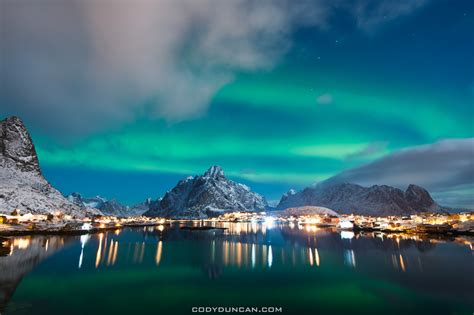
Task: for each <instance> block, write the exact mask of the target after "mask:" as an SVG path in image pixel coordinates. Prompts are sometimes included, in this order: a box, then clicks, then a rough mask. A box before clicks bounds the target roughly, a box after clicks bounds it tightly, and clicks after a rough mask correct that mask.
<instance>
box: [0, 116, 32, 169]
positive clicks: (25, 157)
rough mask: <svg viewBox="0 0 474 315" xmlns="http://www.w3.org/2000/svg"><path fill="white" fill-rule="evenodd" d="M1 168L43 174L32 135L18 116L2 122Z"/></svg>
mask: <svg viewBox="0 0 474 315" xmlns="http://www.w3.org/2000/svg"><path fill="white" fill-rule="evenodd" d="M0 167H5V168H15V169H17V170H19V171H22V172H33V173H36V174H41V170H40V166H39V162H38V156H37V154H36V150H35V146H34V144H33V141H32V140H31V137H30V134H29V133H28V130H27V129H26V127H25V125H24V124H23V121H22V120H21V119H20V118H18V117H16V116H12V117H8V118H6V119H4V120H2V121H0Z"/></svg>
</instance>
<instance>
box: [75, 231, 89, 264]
mask: <svg viewBox="0 0 474 315" xmlns="http://www.w3.org/2000/svg"><path fill="white" fill-rule="evenodd" d="M89 238H90V235H88V234H86V235H81V254H80V255H79V263H78V266H77V267H78V268H79V269H81V267H82V259H83V257H84V245H86V243H87V241H88V240H89Z"/></svg>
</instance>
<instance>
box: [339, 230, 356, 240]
mask: <svg viewBox="0 0 474 315" xmlns="http://www.w3.org/2000/svg"><path fill="white" fill-rule="evenodd" d="M353 237H354V232H352V231H341V239H342V240H350V239H352V238H353Z"/></svg>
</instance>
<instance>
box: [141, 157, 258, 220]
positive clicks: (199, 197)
mask: <svg viewBox="0 0 474 315" xmlns="http://www.w3.org/2000/svg"><path fill="white" fill-rule="evenodd" d="M266 207H267V202H266V201H265V198H263V197H262V196H260V195H259V194H257V193H255V192H252V191H251V190H250V188H249V187H247V186H245V185H243V184H240V183H236V182H234V181H231V180H229V179H227V178H226V177H225V175H224V171H223V170H222V168H220V167H219V166H212V167H211V168H209V169H208V170H207V171H206V172H205V173H204V174H203V175H202V176H190V177H187V178H185V179H183V180H181V181H180V182H178V184H177V185H176V186H175V187H174V188H173V189H171V190H170V191H168V192H167V193H166V194H165V195H164V196H163V198H162V199H161V200H158V201H157V202H155V203H153V204H152V205H151V206H150V210H149V211H147V212H146V213H145V215H147V216H162V217H172V218H179V217H181V218H207V217H212V216H217V215H220V214H222V213H225V212H232V211H251V212H259V211H265V209H266Z"/></svg>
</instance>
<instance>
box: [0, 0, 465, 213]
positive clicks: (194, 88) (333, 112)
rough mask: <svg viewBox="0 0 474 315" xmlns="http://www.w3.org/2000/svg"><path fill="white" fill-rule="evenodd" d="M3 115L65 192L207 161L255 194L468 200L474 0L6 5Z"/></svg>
mask: <svg viewBox="0 0 474 315" xmlns="http://www.w3.org/2000/svg"><path fill="white" fill-rule="evenodd" d="M0 7H1V13H0V14H1V22H0V32H1V33H0V34H1V35H0V36H1V37H0V40H1V51H2V53H1V56H0V61H1V76H0V78H1V83H2V84H1V87H0V91H1V94H0V117H5V116H9V115H18V116H19V117H21V118H22V119H23V120H24V121H25V123H26V124H27V127H29V129H30V131H31V133H32V137H33V140H34V141H35V144H36V148H37V151H38V155H39V159H40V163H41V166H42V168H43V172H44V175H45V176H46V178H47V179H48V180H49V181H50V182H51V183H52V184H53V185H55V186H56V187H57V188H58V189H60V190H61V191H62V192H63V193H65V194H68V193H71V192H73V191H78V192H80V193H82V194H84V195H102V196H105V197H107V198H117V199H118V200H120V201H122V202H125V203H135V202H140V201H142V200H144V199H145V198H147V197H153V198H157V197H159V196H162V195H163V193H164V192H165V191H167V190H168V189H171V188H172V187H173V186H174V185H175V184H176V182H177V181H178V180H179V179H181V178H182V177H185V176H188V175H194V174H201V173H203V172H204V171H205V170H206V169H207V168H208V167H209V166H211V165H214V164H216V165H220V166H222V167H223V168H224V171H225V173H226V175H228V176H229V177H230V178H231V179H234V180H236V181H240V182H243V183H245V184H247V185H249V186H250V187H251V188H252V189H253V190H255V191H257V192H259V193H261V194H263V195H264V196H265V197H266V198H267V199H268V200H270V201H272V200H277V199H279V198H280V196H281V195H282V193H284V192H285V191H287V190H288V189H289V188H296V189H301V188H303V187H305V186H308V185H311V184H313V183H316V182H319V181H323V180H326V179H328V178H331V177H333V176H336V177H335V178H337V179H340V180H343V181H350V182H354V183H360V184H363V185H372V184H388V185H394V186H397V187H400V188H403V189H404V188H406V186H407V185H408V184H411V183H413V184H419V185H421V186H424V187H426V188H428V189H429V190H430V192H432V194H433V196H434V197H435V199H436V200H437V201H438V202H439V203H441V204H443V205H448V206H456V207H457V206H460V207H471V206H474V138H473V137H474V58H473V56H474V31H473V30H474V2H473V1H469V0H466V1H463V0H459V1H428V0H427V1H419V0H412V1H388V0H381V1H370V0H361V1H337V0H336V1H216V0H214V1H204V0H197V1H181V2H179V1H175V2H173V1H144V0H143V1H140V0H139V1H136V2H133V4H132V2H129V1H120V0H119V1H116V2H114V3H112V1H102V0H98V1H93V2H92V1H91V2H87V1H48V0H45V1H14V0H6V1H2V2H1V4H0Z"/></svg>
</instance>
